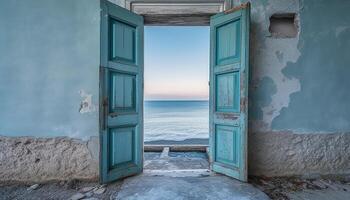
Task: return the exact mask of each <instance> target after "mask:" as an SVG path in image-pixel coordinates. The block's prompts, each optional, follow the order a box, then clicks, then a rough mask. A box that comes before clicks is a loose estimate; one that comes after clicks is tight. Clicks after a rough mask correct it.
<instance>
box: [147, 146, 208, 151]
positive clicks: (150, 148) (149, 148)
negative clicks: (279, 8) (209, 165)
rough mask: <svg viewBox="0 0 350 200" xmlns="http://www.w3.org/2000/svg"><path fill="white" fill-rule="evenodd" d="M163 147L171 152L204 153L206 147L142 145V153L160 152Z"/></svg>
mask: <svg viewBox="0 0 350 200" xmlns="http://www.w3.org/2000/svg"><path fill="white" fill-rule="evenodd" d="M165 147H169V148H170V151H173V152H191V151H197V152H206V149H207V147H208V145H144V151H145V152H162V151H163V149H164V148H165Z"/></svg>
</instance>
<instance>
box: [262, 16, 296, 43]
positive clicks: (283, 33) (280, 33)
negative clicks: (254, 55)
mask: <svg viewBox="0 0 350 200" xmlns="http://www.w3.org/2000/svg"><path fill="white" fill-rule="evenodd" d="M269 31H270V33H271V36H272V37H275V38H295V37H296V36H297V35H298V22H297V20H296V14H295V13H282V14H281V13H279V14H273V15H272V16H271V17H270V27H269Z"/></svg>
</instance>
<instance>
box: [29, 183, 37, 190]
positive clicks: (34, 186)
mask: <svg viewBox="0 0 350 200" xmlns="http://www.w3.org/2000/svg"><path fill="white" fill-rule="evenodd" d="M38 187H39V184H34V185H32V186H30V187H29V188H27V190H28V191H32V190H36V189H38Z"/></svg>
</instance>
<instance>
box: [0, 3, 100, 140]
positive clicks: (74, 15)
mask: <svg viewBox="0 0 350 200" xmlns="http://www.w3.org/2000/svg"><path fill="white" fill-rule="evenodd" d="M99 63H100V5H99V1H98V0H88V1H87V0H49V1H48V0H11V1H0V69H1V71H0V98H1V100H0V135H8V136H28V135H30V136H70V137H77V138H87V137H88V136H97V135H98V106H97V105H98V87H99V85H98V84H99Z"/></svg>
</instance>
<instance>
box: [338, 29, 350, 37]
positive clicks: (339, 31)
mask: <svg viewBox="0 0 350 200" xmlns="http://www.w3.org/2000/svg"><path fill="white" fill-rule="evenodd" d="M348 28H350V26H339V27H337V28H336V29H335V37H338V36H339V34H340V33H342V32H343V31H345V30H346V29H348Z"/></svg>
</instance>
